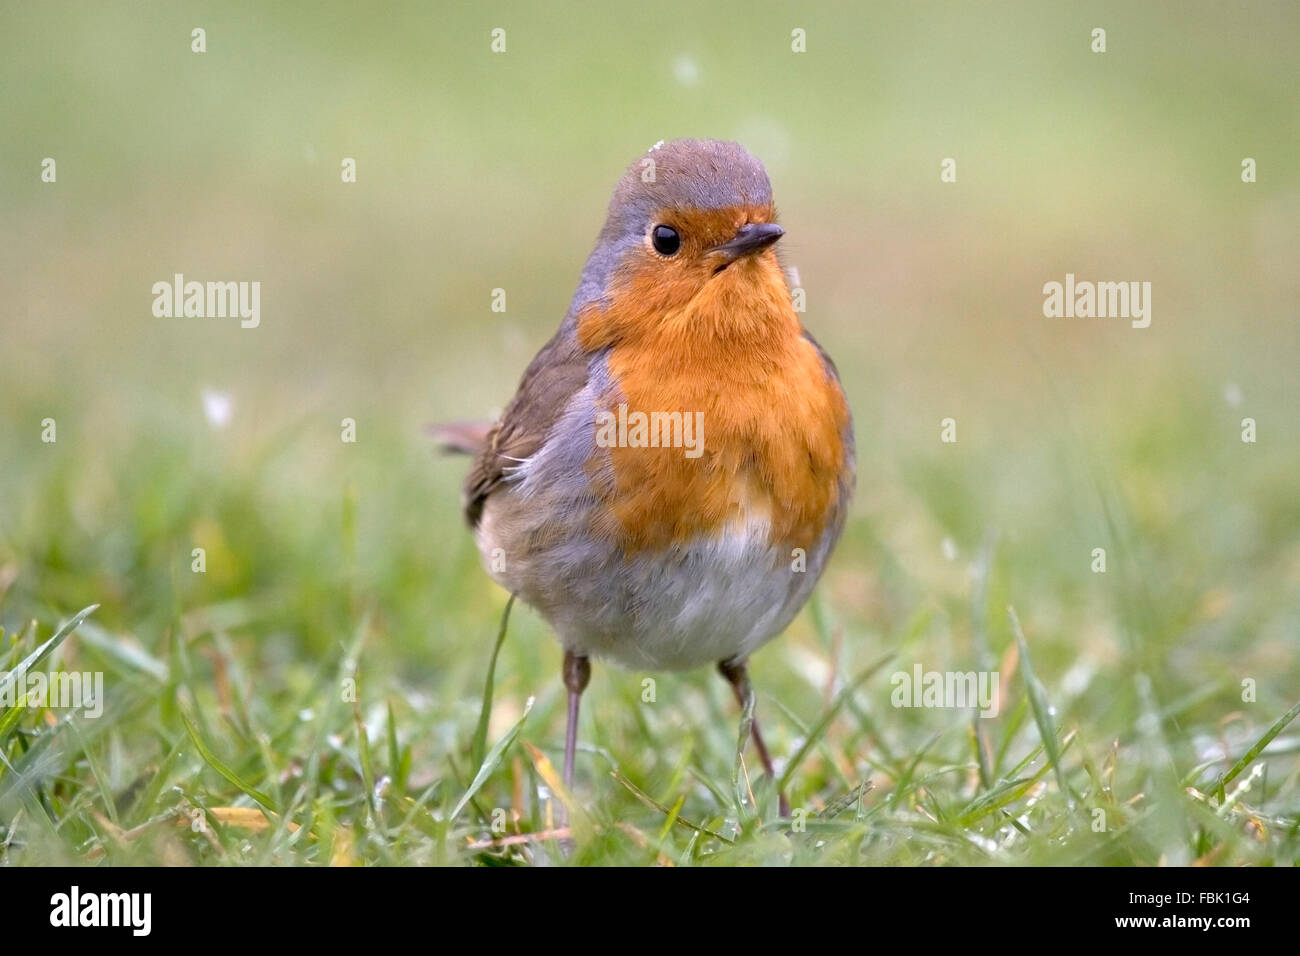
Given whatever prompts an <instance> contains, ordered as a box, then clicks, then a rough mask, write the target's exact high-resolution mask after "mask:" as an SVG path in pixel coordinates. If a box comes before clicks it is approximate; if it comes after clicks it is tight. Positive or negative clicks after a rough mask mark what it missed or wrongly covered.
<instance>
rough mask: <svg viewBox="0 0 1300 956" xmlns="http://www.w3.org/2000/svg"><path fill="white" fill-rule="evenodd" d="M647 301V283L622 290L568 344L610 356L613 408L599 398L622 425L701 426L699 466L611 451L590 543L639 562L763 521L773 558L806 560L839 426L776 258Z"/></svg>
mask: <svg viewBox="0 0 1300 956" xmlns="http://www.w3.org/2000/svg"><path fill="white" fill-rule="evenodd" d="M732 273H734V274H732ZM642 282H644V283H645V285H644V287H642V288H638V285H641V284H642ZM655 300H656V289H655V288H654V286H653V282H652V281H651V280H649V279H646V280H639V279H635V278H634V279H633V280H632V281H631V283H630V284H629V285H628V286H627V287H625V288H623V289H620V290H619V294H618V295H617V296H615V297H614V298H613V302H612V303H611V305H610V307H609V308H608V309H605V310H598V309H590V310H588V311H587V312H586V313H584V314H583V315H582V316H580V318H579V325H578V334H579V341H580V342H581V343H582V345H583V347H584V348H600V347H603V346H605V345H608V346H609V347H610V350H611V351H610V355H609V370H610V373H611V376H612V378H613V380H614V382H615V383H616V385H617V390H618V392H619V393H621V395H620V394H611V395H609V396H605V397H604V400H603V402H602V405H603V407H604V408H605V409H606V410H608V411H611V412H617V405H618V402H619V399H620V398H622V400H623V401H625V402H626V405H627V413H628V415H629V417H630V416H632V415H633V413H635V412H638V411H640V412H644V413H646V414H647V415H649V414H650V413H653V412H659V413H673V412H681V413H684V414H686V415H692V416H694V415H695V413H699V414H698V417H696V418H695V421H697V422H698V423H699V425H700V428H701V431H702V453H701V454H700V455H699V457H695V458H692V457H688V456H687V454H686V449H684V448H680V447H670V448H664V447H658V448H653V447H651V448H646V447H627V446H625V445H619V446H616V447H612V448H610V449H609V450H608V451H609V454H610V456H611V460H612V464H613V476H614V486H613V487H612V488H603V489H596V490H597V493H598V494H600V495H602V496H603V497H604V498H605V499H606V504H607V505H608V515H609V519H608V527H606V528H601V529H599V530H600V531H602V532H604V533H607V534H610V535H612V536H613V537H615V539H616V540H618V541H619V542H620V543H621V544H622V545H623V546H624V547H625V548H626V549H628V550H629V551H637V550H641V549H647V548H649V549H657V548H664V547H667V546H669V545H673V544H680V543H684V542H686V541H688V540H690V539H691V538H693V537H695V536H697V535H700V534H707V533H710V532H718V531H720V530H722V529H723V528H725V527H727V526H728V525H729V524H731V523H733V522H748V521H752V520H754V519H755V518H766V519H767V520H768V521H769V522H770V540H771V543H772V544H773V545H774V546H780V547H782V548H796V547H799V548H804V549H806V550H811V549H812V548H814V547H815V546H816V544H817V542H818V540H819V539H820V537H821V534H822V531H823V529H824V528H825V526H826V522H827V520H828V518H829V516H830V514H831V512H832V509H833V508H834V506H835V504H836V502H837V500H838V497H839V495H840V480H841V477H842V472H843V469H844V468H845V459H846V454H845V448H844V442H843V437H842V436H843V434H844V431H845V429H846V427H847V425H848V418H849V413H848V407H847V404H846V403H845V400H844V396H843V393H842V392H841V391H840V389H839V386H838V385H837V384H836V383H835V381H834V379H832V378H831V377H830V376H829V374H828V373H827V370H826V369H825V367H824V366H823V363H822V360H821V357H820V356H819V355H818V353H817V350H816V348H815V347H814V346H813V345H812V344H811V343H810V342H808V341H807V340H806V339H805V338H804V337H803V335H802V329H801V327H800V324H799V320H798V316H797V315H796V314H795V312H794V309H793V307H792V306H791V303H790V296H789V291H788V289H787V287H786V285H785V281H784V278H783V277H782V275H781V273H780V271H779V268H778V267H777V266H776V262H775V257H771V259H770V261H769V260H768V258H767V257H766V256H765V257H761V258H758V259H755V260H752V261H745V262H740V263H737V264H736V265H734V266H732V267H731V268H729V269H728V270H727V273H725V274H723V275H722V276H719V277H718V280H717V281H714V282H711V283H709V284H708V286H707V287H706V288H705V289H704V291H703V292H701V293H700V294H699V295H697V296H695V297H694V298H693V299H692V300H691V302H690V304H689V305H688V306H686V307H685V308H681V309H675V310H668V311H667V312H661V311H656V301H655ZM629 434H630V430H629ZM599 454H600V453H599V452H598V455H599ZM594 464H595V463H594V462H593V468H594Z"/></svg>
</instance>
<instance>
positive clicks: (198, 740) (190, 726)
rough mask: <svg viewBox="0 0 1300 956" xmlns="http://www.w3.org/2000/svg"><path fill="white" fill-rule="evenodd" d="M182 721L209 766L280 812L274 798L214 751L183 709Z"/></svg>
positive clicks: (275, 811) (270, 808) (272, 809)
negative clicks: (228, 764) (240, 774)
mask: <svg viewBox="0 0 1300 956" xmlns="http://www.w3.org/2000/svg"><path fill="white" fill-rule="evenodd" d="M181 721H182V723H184V724H185V732H186V733H188V734H189V735H190V741H191V742H192V743H193V744H194V747H195V749H196V750H198V752H199V756H201V757H202V758H203V760H204V762H205V763H206V764H207V765H208V766H209V767H211V768H212V769H213V770H215V771H216V772H217V773H219V774H221V776H223V777H225V778H226V780H227V781H229V782H230V783H231V784H232V785H233V786H235V787H236V788H238V789H239V790H241V791H243V792H244V793H246V794H248V795H249V796H250V797H252V798H253V799H254V800H256V801H257V802H258V803H260V804H261V805H262V806H264V807H266V809H268V810H270V811H271V812H272V813H276V814H278V813H279V812H280V811H279V810H277V809H276V806H275V801H274V800H272V799H271V798H270V797H268V796H267V795H266V794H264V793H262V791H260V790H258V789H257V788H255V787H254V786H253V785H252V784H250V783H248V782H246V781H245V780H244V779H243V778H242V777H240V776H239V774H237V773H235V771H233V770H231V769H230V767H228V766H227V765H226V764H225V763H224V762H223V761H222V760H221V758H220V757H218V756H217V755H216V754H215V753H214V752H213V751H212V748H211V747H209V746H208V745H207V743H205V742H204V740H203V738H202V737H200V736H199V731H198V728H197V727H195V726H194V722H193V721H191V720H190V717H189V714H187V713H185V712H184V711H181Z"/></svg>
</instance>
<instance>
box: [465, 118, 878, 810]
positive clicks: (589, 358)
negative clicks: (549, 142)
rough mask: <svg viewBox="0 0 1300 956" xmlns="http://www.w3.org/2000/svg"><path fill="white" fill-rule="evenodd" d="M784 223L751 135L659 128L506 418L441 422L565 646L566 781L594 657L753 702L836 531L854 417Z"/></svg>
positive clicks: (504, 551) (495, 544)
mask: <svg viewBox="0 0 1300 956" xmlns="http://www.w3.org/2000/svg"><path fill="white" fill-rule="evenodd" d="M783 234H784V230H782V228H781V227H780V226H779V225H778V224H777V222H776V210H775V208H774V206H773V204H772V187H771V184H770V183H769V181H768V177H767V173H766V171H765V170H764V168H763V165H762V164H761V163H760V162H759V161H758V160H757V159H755V158H754V157H753V156H752V155H750V153H749V152H748V151H747V150H745V149H744V147H742V146H740V145H738V144H736V143H727V142H718V141H713V140H689V139H682V140H674V141H672V142H669V143H662V144H657V145H656V146H655V147H653V148H652V149H651V150H650V151H649V152H647V153H646V154H645V155H644V156H642V157H639V158H638V159H637V160H636V161H634V162H633V163H632V165H631V166H630V167H629V168H628V170H627V172H626V173H625V174H624V175H623V178H622V179H621V180H620V181H619V183H618V185H617V186H616V187H615V189H614V195H613V198H612V200H611V201H610V204H609V212H608V216H607V218H606V220H605V225H604V227H603V228H602V229H601V231H600V235H599V237H598V238H597V241H596V248H595V250H594V251H593V252H592V253H591V256H590V258H588V260H587V264H586V267H585V268H584V269H583V271H582V277H581V279H580V280H579V282H578V291H577V293H576V294H575V295H574V297H573V302H572V304H571V305H570V306H569V311H568V313H567V314H566V315H565V317H564V321H563V322H562V323H561V324H560V328H559V331H558V332H556V334H555V336H554V337H553V338H552V339H551V340H550V341H549V342H548V343H547V344H546V345H545V346H544V347H543V348H542V350H541V351H540V352H539V353H538V354H537V356H536V358H534V359H533V361H532V363H531V364H530V365H529V366H528V368H527V370H526V371H525V372H524V375H523V379H522V381H521V382H520V384H519V390H518V392H517V393H516V394H515V397H514V399H513V400H511V402H510V404H509V405H508V406H507V407H506V409H505V412H504V413H503V414H502V415H501V418H500V420H499V421H497V422H496V423H495V424H494V425H491V426H490V427H485V426H477V427H475V426H467V425H459V426H449V427H448V428H445V429H443V430H441V436H442V438H443V440H444V442H445V443H446V444H447V445H448V446H449V447H451V448H453V449H454V450H460V451H468V452H471V453H473V454H474V455H475V458H474V464H473V467H472V468H471V470H470V473H469V476H468V478H467V479H466V481H465V489H464V490H465V496H464V498H465V501H464V508H465V516H466V518H467V519H468V521H469V524H470V526H471V527H472V528H473V530H474V533H475V535H476V537H477V541H478V547H479V551H480V552H481V554H482V557H483V560H484V563H485V566H486V567H487V569H488V572H489V574H491V575H492V577H493V578H494V579H495V580H496V581H497V582H498V583H500V584H501V585H502V586H503V587H504V588H506V589H507V590H508V591H510V592H511V594H513V595H515V596H517V597H519V598H520V599H522V600H524V601H525V602H527V603H528V604H529V605H531V606H532V607H533V608H535V609H536V610H537V611H538V612H539V613H540V614H541V615H542V616H543V617H544V618H545V619H546V620H547V621H548V622H549V623H550V625H551V626H552V627H553V628H554V630H555V633H556V636H557V637H558V638H559V641H560V643H561V644H562V645H563V647H564V671H563V674H564V684H565V687H566V688H567V690H568V695H569V697H568V728H567V733H566V735H565V748H564V781H565V784H566V785H568V786H572V784H573V770H574V756H575V749H576V746H577V726H578V706H579V701H580V698H581V695H582V692H583V691H584V690H585V689H586V687H587V682H588V680H589V678H590V675H591V667H590V663H589V660H590V658H592V657H597V658H603V659H608V660H610V661H613V662H615V663H618V664H621V665H624V666H626V667H629V668H635V669H649V670H661V669H662V670H685V669H689V668H694V667H699V666H701V665H705V664H710V663H712V664H716V665H717V666H718V668H719V670H720V671H721V673H722V674H723V676H724V677H726V679H727V680H728V682H729V683H730V684H731V687H732V689H733V691H734V692H735V695H736V698H737V700H738V701H739V702H740V704H741V705H742V707H745V708H746V712H747V713H749V714H752V709H753V698H752V695H753V689H752V686H751V684H750V681H749V677H748V674H747V671H746V661H747V659H748V658H749V656H750V655H751V654H752V653H753V652H754V651H755V650H756V649H757V648H759V647H760V646H762V645H763V644H764V643H765V642H766V641H768V640H770V639H771V638H773V637H775V636H776V635H777V634H779V633H781V632H782V631H783V630H784V629H785V627H786V626H787V625H788V624H789V623H790V621H791V619H793V618H794V616H795V614H796V613H797V612H798V611H799V609H800V608H801V607H802V606H803V604H804V603H805V602H806V601H807V599H808V596H809V593H810V592H811V591H812V589H813V585H814V584H815V583H816V581H817V579H818V577H819V576H820V574H821V572H822V569H823V567H824V566H825V564H826V560H827V558H828V556H829V555H830V552H831V549H832V548H833V547H834V546H835V543H836V541H837V540H838V539H839V536H840V532H841V530H842V529H843V526H844V518H845V513H846V511H847V509H848V505H849V499H850V496H851V494H852V490H853V483H854V475H855V460H854V446H853V426H852V421H851V418H850V414H849V408H848V403H847V402H846V401H845V397H844V393H843V391H842V390H841V388H840V383H839V378H838V375H837V372H836V369H835V365H834V364H833V363H832V362H831V360H830V358H829V357H828V356H827V355H826V353H825V352H824V351H822V349H821V347H820V346H819V345H818V344H817V342H816V341H814V339H813V338H812V336H811V335H809V334H808V332H807V331H806V330H805V329H804V328H803V327H802V325H801V323H800V321H799V316H798V314H797V313H796V311H795V309H794V305H793V302H792V298H791V292H790V288H789V286H788V284H787V281H786V277H785V272H784V270H783V269H782V267H781V264H780V261H779V260H778V258H777V255H776V249H775V244H776V242H777V241H778V240H779V239H780V238H781V236H782V235H783ZM751 728H752V734H753V741H754V745H755V749H756V751H757V752H758V756H759V758H760V760H761V761H762V764H763V767H764V769H765V771H766V772H767V773H768V774H769V775H773V776H774V773H773V768H772V761H771V757H770V755H769V753H768V750H767V747H766V746H765V745H764V742H763V737H762V734H761V732H760V731H759V727H758V723H757V721H754V722H753V723H752V725H751ZM780 803H781V812H782V814H783V815H784V814H786V813H787V812H788V811H787V809H786V806H785V800H784V796H782V797H781V801H780Z"/></svg>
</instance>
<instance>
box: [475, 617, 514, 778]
mask: <svg viewBox="0 0 1300 956" xmlns="http://www.w3.org/2000/svg"><path fill="white" fill-rule="evenodd" d="M514 604H515V596H514V595H513V594H512V595H510V600H508V601H506V607H505V610H504V611H502V612H501V627H500V629H499V630H498V631H497V640H496V643H495V644H493V645H492V657H491V658H490V659H489V660H488V672H487V681H486V682H485V683H484V685H483V702H482V703H481V704H480V705H479V712H478V726H477V727H476V728H475V729H474V743H473V745H472V746H471V747H470V751H469V755H470V760H471V761H472V762H473V763H474V765H475V766H477V767H481V766H482V765H483V755H484V752H485V751H486V750H487V735H488V722H489V721H490V720H491V718H492V685H493V680H494V676H495V674H496V670H497V655H498V654H500V653H501V645H502V644H504V643H505V640H506V625H507V624H509V622H510V609H511V608H512V607H514Z"/></svg>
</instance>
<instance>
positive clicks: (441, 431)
mask: <svg viewBox="0 0 1300 956" xmlns="http://www.w3.org/2000/svg"><path fill="white" fill-rule="evenodd" d="M424 431H425V434H426V435H429V436H430V437H431V438H433V440H434V441H436V442H437V443H438V448H439V449H440V450H441V451H444V452H448V453H450V454H454V455H477V454H478V453H479V452H481V451H482V450H483V449H484V448H486V447H487V443H488V434H489V433H490V432H491V431H492V423H491V422H447V423H446V424H442V425H429V426H427V427H426V428H425V429H424Z"/></svg>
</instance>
